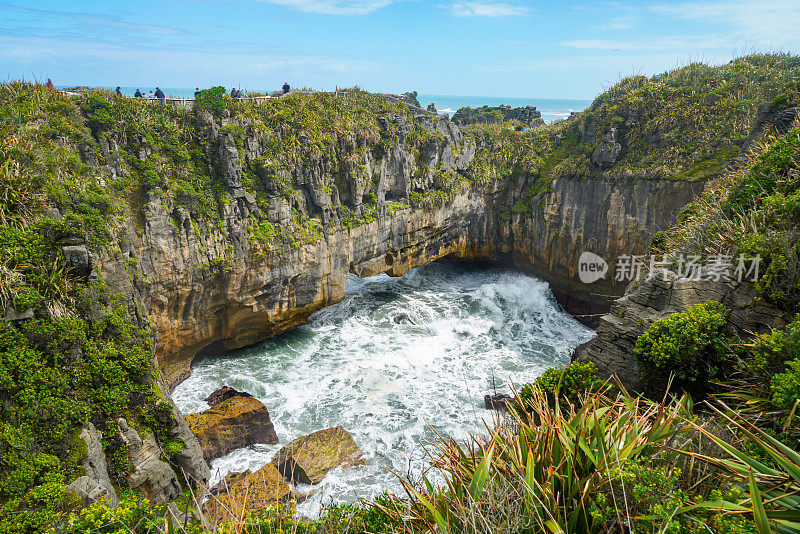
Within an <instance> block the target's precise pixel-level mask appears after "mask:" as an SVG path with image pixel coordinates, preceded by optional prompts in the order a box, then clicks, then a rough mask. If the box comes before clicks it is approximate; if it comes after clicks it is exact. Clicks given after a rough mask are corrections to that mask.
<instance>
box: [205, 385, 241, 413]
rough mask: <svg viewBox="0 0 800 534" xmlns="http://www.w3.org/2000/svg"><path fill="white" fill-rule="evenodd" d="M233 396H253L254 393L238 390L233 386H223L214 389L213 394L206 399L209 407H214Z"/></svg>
mask: <svg viewBox="0 0 800 534" xmlns="http://www.w3.org/2000/svg"><path fill="white" fill-rule="evenodd" d="M231 397H252V395H250V394H249V393H245V392H243V391H237V390H236V389H234V388H232V387H228V386H222V387H221V388H219V389H215V390H214V391H212V392H211V394H210V395H209V396H208V397H206V398H205V399H204V400H205V401H206V402H207V403H208V406H209V407H211V408H213V407H214V406H216V405H217V404H219V403H221V402H223V401H226V400H228V399H230V398H231Z"/></svg>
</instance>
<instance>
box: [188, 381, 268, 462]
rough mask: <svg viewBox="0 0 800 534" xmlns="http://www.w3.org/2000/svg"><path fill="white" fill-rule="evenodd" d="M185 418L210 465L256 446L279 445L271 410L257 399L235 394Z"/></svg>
mask: <svg viewBox="0 0 800 534" xmlns="http://www.w3.org/2000/svg"><path fill="white" fill-rule="evenodd" d="M184 419H186V424H187V425H189V429H190V430H191V431H192V432H193V433H194V435H195V436H197V440H198V441H199V442H200V448H201V449H203V457H204V458H205V459H206V461H209V462H210V461H211V460H213V459H215V458H219V457H221V456H225V455H226V454H228V453H229V452H231V451H234V450H236V449H241V448H242V447H249V446H250V445H254V444H256V443H278V435H277V434H276V433H275V426H274V425H273V424H272V421H271V420H270V418H269V411H268V410H267V407H266V406H264V404H262V403H261V401H259V400H258V399H255V398H253V397H244V396H241V395H235V396H232V397H229V398H228V399H226V400H223V401H222V402H219V403H217V404H215V405H214V406H212V407H211V408H209V409H208V410H206V411H205V412H203V413H201V414H192V415H186V416H184Z"/></svg>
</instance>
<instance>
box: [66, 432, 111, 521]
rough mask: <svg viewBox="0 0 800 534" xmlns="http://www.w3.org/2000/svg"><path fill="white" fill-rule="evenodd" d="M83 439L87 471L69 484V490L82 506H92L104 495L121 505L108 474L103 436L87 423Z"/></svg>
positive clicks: (107, 500) (106, 498)
mask: <svg viewBox="0 0 800 534" xmlns="http://www.w3.org/2000/svg"><path fill="white" fill-rule="evenodd" d="M80 438H81V440H82V441H83V442H84V443H85V444H86V458H85V459H84V460H83V469H84V472H85V473H86V474H85V475H84V476H81V477H78V478H77V479H76V480H74V481H73V482H72V483H71V484H69V485H68V486H67V490H66V491H67V492H68V493H73V494H75V495H76V496H77V497H78V498H79V500H80V505H81V507H83V508H85V507H87V506H91V505H92V504H93V503H94V502H95V501H97V500H98V499H99V498H100V497H102V498H103V499H104V500H105V501H106V503H108V504H109V505H110V506H112V507H115V506H117V505H119V499H118V498H117V493H116V491H114V486H113V485H112V484H111V479H110V478H109V476H108V465H107V464H106V457H105V455H104V454H103V444H102V442H101V441H100V440H101V438H102V436H101V434H100V432H98V431H97V429H96V428H95V427H94V425H93V424H92V423H87V425H86V428H84V429H83V431H81V434H80Z"/></svg>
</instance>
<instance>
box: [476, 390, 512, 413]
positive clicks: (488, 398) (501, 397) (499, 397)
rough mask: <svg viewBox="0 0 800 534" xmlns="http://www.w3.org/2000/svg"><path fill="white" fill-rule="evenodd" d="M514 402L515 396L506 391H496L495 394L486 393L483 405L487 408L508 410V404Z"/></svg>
mask: <svg viewBox="0 0 800 534" xmlns="http://www.w3.org/2000/svg"><path fill="white" fill-rule="evenodd" d="M513 402H514V397H512V396H511V395H506V394H505V393H495V394H494V395H484V396H483V405H484V406H485V407H486V409H487V410H497V411H506V410H508V406H509V405H510V404H512V403H513Z"/></svg>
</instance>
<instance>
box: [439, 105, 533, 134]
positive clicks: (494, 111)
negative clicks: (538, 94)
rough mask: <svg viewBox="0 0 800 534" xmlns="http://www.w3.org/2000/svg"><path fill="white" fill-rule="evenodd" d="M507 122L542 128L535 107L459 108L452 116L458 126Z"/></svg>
mask: <svg viewBox="0 0 800 534" xmlns="http://www.w3.org/2000/svg"><path fill="white" fill-rule="evenodd" d="M508 121H518V122H521V123H522V124H524V125H526V126H528V127H531V128H535V127H538V126H544V124H545V123H544V120H543V119H542V112H541V111H538V110H537V109H536V106H525V107H519V108H512V107H511V106H509V105H502V106H483V107H480V108H470V107H463V108H459V109H458V110H457V111H456V112H455V114H454V115H453V122H454V123H455V124H457V125H459V126H467V125H469V124H501V123H503V122H508Z"/></svg>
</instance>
